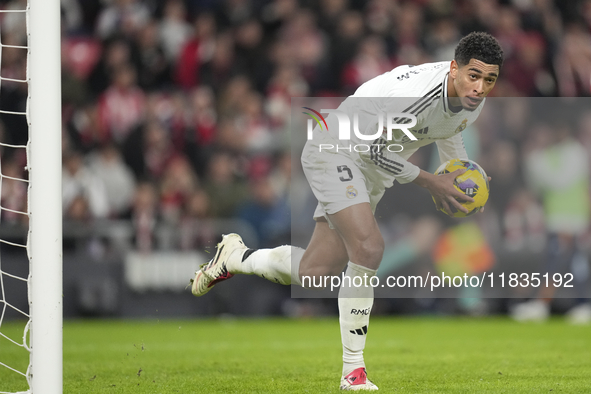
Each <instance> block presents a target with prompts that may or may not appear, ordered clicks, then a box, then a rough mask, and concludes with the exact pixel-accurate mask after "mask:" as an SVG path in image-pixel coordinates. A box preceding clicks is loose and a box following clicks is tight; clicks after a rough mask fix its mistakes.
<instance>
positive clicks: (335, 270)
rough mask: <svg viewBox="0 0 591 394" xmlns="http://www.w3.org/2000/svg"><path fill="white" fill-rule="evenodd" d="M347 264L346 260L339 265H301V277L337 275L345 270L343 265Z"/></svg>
mask: <svg viewBox="0 0 591 394" xmlns="http://www.w3.org/2000/svg"><path fill="white" fill-rule="evenodd" d="M345 264H347V262H346V261H345V262H344V263H343V264H339V265H338V266H337V265H335V266H328V265H316V266H314V265H301V266H300V278H303V277H309V278H313V277H316V278H321V277H322V278H323V277H327V276H336V275H340V273H341V272H342V271H343V266H344V265H345Z"/></svg>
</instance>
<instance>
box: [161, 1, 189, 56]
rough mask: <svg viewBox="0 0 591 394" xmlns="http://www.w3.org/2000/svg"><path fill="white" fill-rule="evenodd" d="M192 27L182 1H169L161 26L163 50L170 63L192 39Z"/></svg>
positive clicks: (165, 6)
mask: <svg viewBox="0 0 591 394" xmlns="http://www.w3.org/2000/svg"><path fill="white" fill-rule="evenodd" d="M191 33H192V29H191V25H190V24H189V23H187V10H186V9H185V5H184V3H183V1H182V0H167V1H166V4H165V5H164V15H163V16H162V20H161V21H160V25H159V34H160V40H161V42H162V48H163V49H164V53H165V54H166V57H167V58H168V61H169V62H171V63H172V62H174V61H176V59H177V58H178V57H179V54H180V52H181V49H182V47H183V46H184V44H185V43H186V42H187V41H188V40H189V39H190V37H191Z"/></svg>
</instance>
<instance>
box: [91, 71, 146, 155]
mask: <svg viewBox="0 0 591 394" xmlns="http://www.w3.org/2000/svg"><path fill="white" fill-rule="evenodd" d="M144 106H145V95H144V92H143V91H142V90H141V89H140V88H139V87H138V86H137V85H136V71H135V69H134V68H133V67H132V66H131V65H130V64H124V65H121V66H118V67H117V68H115V69H114V70H113V81H112V83H111V85H110V86H109V88H108V89H107V90H106V91H105V92H104V93H103V94H101V96H100V98H99V106H98V115H99V125H100V127H99V132H100V134H101V136H100V138H101V141H102V142H110V141H113V142H115V143H117V144H121V143H122V142H123V141H124V140H125V139H126V138H127V136H128V135H129V133H130V132H131V131H132V129H133V128H134V127H136V126H137V125H139V123H140V122H141V121H142V120H143V117H144V110H145V108H144Z"/></svg>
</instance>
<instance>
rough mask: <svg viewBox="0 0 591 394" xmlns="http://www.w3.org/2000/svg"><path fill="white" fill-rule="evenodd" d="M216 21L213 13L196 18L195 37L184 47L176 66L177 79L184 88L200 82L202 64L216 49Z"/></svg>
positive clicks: (194, 25)
mask: <svg viewBox="0 0 591 394" xmlns="http://www.w3.org/2000/svg"><path fill="white" fill-rule="evenodd" d="M215 34H216V22H215V18H214V16H213V15H212V14H209V13H203V14H200V15H199V16H197V18H195V22H194V24H193V37H192V38H191V39H190V40H189V41H187V42H186V43H185V45H184V46H183V47H182V49H181V52H180V56H179V58H178V63H177V67H176V75H175V80H176V83H177V84H178V85H179V86H180V87H182V88H183V89H190V88H192V87H194V86H196V85H198V84H199V82H200V81H199V80H200V78H199V72H200V69H201V65H202V64H203V63H205V62H207V61H209V60H210V59H211V58H212V56H213V52H214V50H215V41H216V36H215Z"/></svg>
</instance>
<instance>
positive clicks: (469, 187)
mask: <svg viewBox="0 0 591 394" xmlns="http://www.w3.org/2000/svg"><path fill="white" fill-rule="evenodd" d="M462 168H465V169H466V172H464V173H463V174H462V175H460V176H458V177H456V179H455V180H454V186H455V187H456V189H458V190H459V191H460V192H462V193H464V194H466V195H467V196H470V197H472V198H473V199H474V202H468V201H460V202H461V204H462V205H463V206H465V207H466V208H467V209H468V213H464V212H462V211H458V210H456V209H455V208H454V207H453V206H451V204H450V208H451V209H452V212H453V213H452V215H451V216H453V217H456V218H464V217H467V216H470V215H473V214H475V213H476V212H478V211H479V210H480V208H482V207H484V205H485V204H486V201H487V200H488V194H489V192H490V187H489V184H488V176H487V175H486V172H484V170H483V169H482V167H480V166H479V165H478V163H476V162H474V161H472V160H460V159H452V160H448V161H446V162H445V163H443V164H442V165H440V166H439V168H438V169H437V171H435V175H443V174H448V173H450V172H454V171H456V170H460V169H462ZM441 211H442V212H444V213H445V211H444V210H443V209H441Z"/></svg>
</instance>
